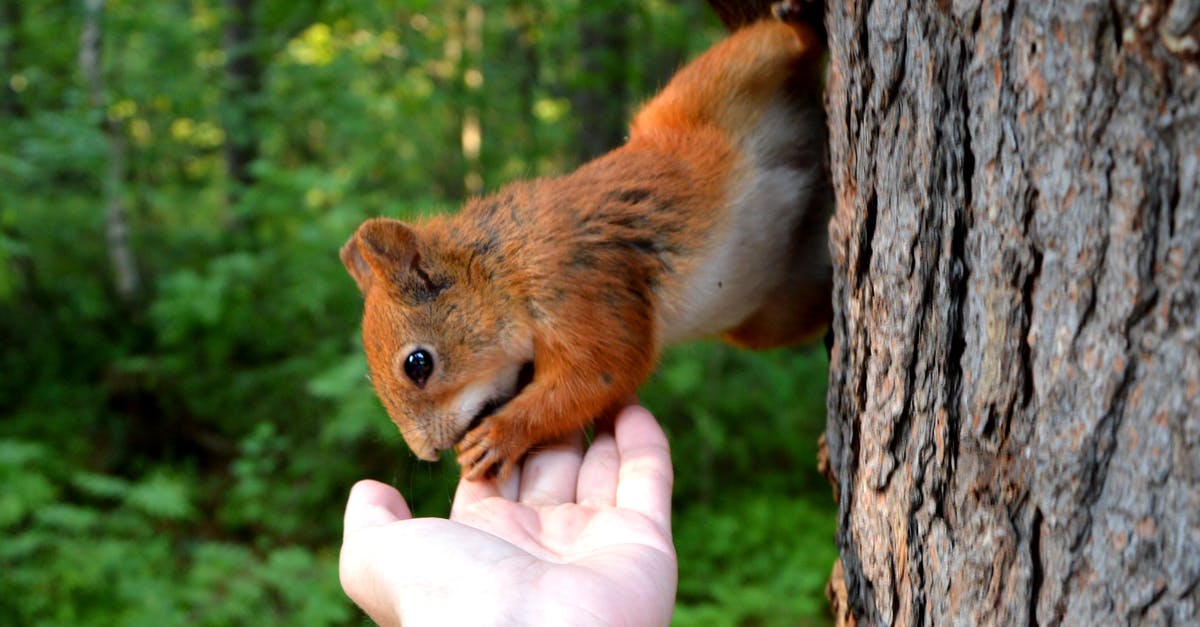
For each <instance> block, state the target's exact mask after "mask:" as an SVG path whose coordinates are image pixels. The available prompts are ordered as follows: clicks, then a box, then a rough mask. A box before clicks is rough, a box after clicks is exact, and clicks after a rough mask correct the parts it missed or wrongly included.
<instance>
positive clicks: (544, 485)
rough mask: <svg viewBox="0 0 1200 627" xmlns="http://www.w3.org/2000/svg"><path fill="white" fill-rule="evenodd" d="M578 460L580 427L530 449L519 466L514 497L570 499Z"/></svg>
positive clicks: (537, 501)
mask: <svg viewBox="0 0 1200 627" xmlns="http://www.w3.org/2000/svg"><path fill="white" fill-rule="evenodd" d="M582 460H583V432H582V431H576V432H575V433H572V434H571V435H568V436H567V437H565V438H563V439H561V440H558V441H557V442H552V443H550V444H548V445H545V446H542V447H539V448H538V449H537V450H535V451H532V452H530V454H529V456H528V457H526V458H525V464H524V465H523V466H522V467H521V482H520V490H519V493H518V498H519V499H520V501H521V502H522V503H524V504H526V505H558V504H560V503H574V502H575V481H576V479H578V477H579V464H580V462H582Z"/></svg>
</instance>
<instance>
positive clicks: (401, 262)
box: [340, 218, 417, 294]
mask: <svg viewBox="0 0 1200 627" xmlns="http://www.w3.org/2000/svg"><path fill="white" fill-rule="evenodd" d="M340 256H341V258H342V264H343V265H345V266H346V270H347V271H348V272H350V276H352V277H354V281H355V282H356V283H358V289H359V290H360V291H362V293H363V294H366V293H367V290H368V289H370V287H371V285H372V284H373V283H374V282H375V280H376V279H379V278H383V277H386V276H388V274H389V273H391V274H395V273H396V272H397V271H402V270H406V269H408V268H410V267H411V266H412V264H413V262H414V261H415V260H416V258H417V236H416V234H415V233H413V231H412V229H410V228H409V227H408V225H406V224H404V223H403V222H401V221H399V220H393V219H391V218H374V219H371V220H367V221H366V222H364V223H363V224H362V226H359V227H358V230H357V231H355V233H354V235H352V236H351V237H350V239H349V240H348V241H347V242H346V243H345V244H344V245H343V246H342V249H341V252H340Z"/></svg>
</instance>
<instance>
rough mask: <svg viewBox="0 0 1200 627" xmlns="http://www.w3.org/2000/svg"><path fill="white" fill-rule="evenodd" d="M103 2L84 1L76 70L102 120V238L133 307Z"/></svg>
mask: <svg viewBox="0 0 1200 627" xmlns="http://www.w3.org/2000/svg"><path fill="white" fill-rule="evenodd" d="M103 14H104V0H86V1H85V2H84V23H83V30H82V32H81V33H80V36H79V71H80V74H82V75H83V80H84V82H85V83H87V94H88V105H89V106H90V107H92V108H93V109H95V110H96V111H97V113H98V114H99V116H100V119H101V120H103V122H102V124H103V127H104V135H105V139H106V140H107V143H108V154H107V159H106V160H105V164H104V165H105V170H104V178H103V180H102V185H103V189H104V205H105V206H104V235H105V243H106V244H107V246H108V258H109V263H111V264H112V272H113V284H114V286H115V288H116V291H117V296H118V297H119V298H120V299H121V302H122V303H124V304H125V305H127V306H128V305H132V304H133V303H134V301H135V300H136V299H137V297H138V292H139V291H140V289H141V278H140V276H139V275H138V269H137V263H136V261H135V260H134V256H133V247H132V246H131V245H130V243H129V220H128V216H127V213H128V212H127V211H126V209H125V170H126V167H125V156H126V146H125V129H124V125H122V124H121V123H120V122H119V121H117V119H116V118H114V117H113V116H111V115H109V112H108V94H107V90H106V88H105V84H104V67H103V64H102V63H101V55H102V53H103V46H102V43H103V27H102V24H101V21H102V19H103V17H104V15H103Z"/></svg>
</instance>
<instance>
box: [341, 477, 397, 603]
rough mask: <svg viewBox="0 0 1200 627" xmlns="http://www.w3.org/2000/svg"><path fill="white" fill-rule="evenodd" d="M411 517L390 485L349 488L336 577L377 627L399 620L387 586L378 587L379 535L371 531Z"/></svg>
mask: <svg viewBox="0 0 1200 627" xmlns="http://www.w3.org/2000/svg"><path fill="white" fill-rule="evenodd" d="M410 518H412V512H411V511H409V509H408V504H407V503H405V502H404V497H402V496H400V493H399V492H397V491H396V489H395V488H393V487H392V486H390V485H387V484H384V483H380V482H378V481H371V480H369V479H367V480H364V481H359V482H358V483H356V484H354V487H353V488H350V497H349V498H348V499H347V500H346V516H345V518H344V526H345V527H344V530H343V532H342V551H341V556H340V558H339V564H338V575H339V578H340V579H341V582H342V590H343V591H345V593H346V596H348V597H350V599H351V600H353V601H354V602H355V603H356V604H358V606H359V607H361V608H362V609H363V611H364V612H366V613H367V614H368V615H369V616H370V617H371V618H372V619H374V620H375V622H376V623H378V624H380V625H399V624H400V617H399V614H398V608H397V606H396V603H395V601H394V600H393V599H392V598H391V597H390V596H389V594H388V588H387V586H386V585H380V582H381V581H382V579H381V577H382V573H381V572H379V567H380V564H379V563H378V560H377V559H376V558H378V556H379V554H378V549H379V547H378V546H377V545H378V540H379V537H380V536H379V534H377V533H373V532H374V531H383V528H384V527H385V526H386V525H390V524H392V523H395V522H399V521H401V520H408V519H410Z"/></svg>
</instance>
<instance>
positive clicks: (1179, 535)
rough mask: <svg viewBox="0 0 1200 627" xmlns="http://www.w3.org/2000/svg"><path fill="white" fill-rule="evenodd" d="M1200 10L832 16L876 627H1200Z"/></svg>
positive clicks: (852, 572) (845, 536) (845, 530)
mask: <svg viewBox="0 0 1200 627" xmlns="http://www.w3.org/2000/svg"><path fill="white" fill-rule="evenodd" d="M1198 15H1200V5H1198V4H1197V3H1196V2H1195V0H1174V2H1171V1H1170V0H1151V1H1143V2H1137V3H1135V2H1132V1H1131V0H1110V1H1109V0H1106V1H1103V2H1101V1H1086V0H1062V1H1060V2H1054V3H1045V2H1041V0H1008V1H1004V0H1000V1H996V2H973V1H971V0H955V1H954V2H925V3H913V4H911V5H909V4H908V3H905V2H898V3H893V2H877V3H871V2H867V1H865V0H860V1H854V0H845V1H834V2H830V3H828V6H827V22H826V24H827V26H828V28H829V45H830V64H831V66H830V72H829V81H828V85H827V94H826V105H827V113H828V119H829V125H830V161H831V169H832V177H833V183H834V189H835V192H836V198H837V207H836V214H835V216H834V218H833V220H832V222H831V224H830V235H831V240H832V241H831V249H832V252H833V256H834V268H835V270H834V279H835V288H834V301H833V303H834V309H835V319H834V323H833V330H834V337H835V340H834V344H833V348H832V352H831V356H830V370H831V372H830V389H829V396H828V401H829V411H830V415H829V424H828V432H827V437H828V446H829V457H830V460H829V461H830V465H831V470H832V473H833V475H834V477H835V480H836V485H837V492H838V495H839V506H838V536H837V541H838V546H839V550H840V552H841V564H840V567H841V568H842V569H843V570H844V580H843V581H834V582H833V583H834V585H833V586H831V588H833V589H835V590H837V589H840V590H841V593H840V595H837V596H840V598H837V599H835V604H837V605H839V606H840V607H843V608H847V609H848V610H849V614H850V615H852V616H853V617H855V618H857V620H859V621H861V622H862V623H865V624H871V625H875V624H899V625H913V624H931V623H936V624H996V625H1012V624H1040V625H1047V624H1067V625H1112V624H1126V623H1136V624H1177V625H1183V624H1192V625H1194V624H1200V585H1198V584H1200V67H1198V66H1197V64H1196V63H1197V50H1200V48H1198V47H1197V41H1198V40H1200V24H1198V23H1197V17H1198ZM843 618H845V615H844V616H843Z"/></svg>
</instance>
